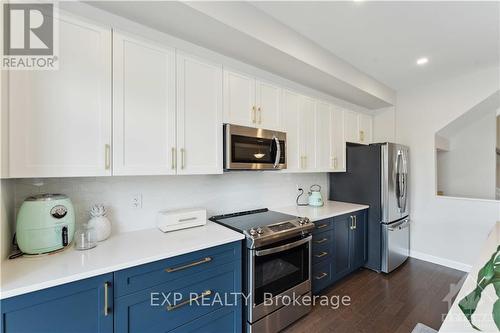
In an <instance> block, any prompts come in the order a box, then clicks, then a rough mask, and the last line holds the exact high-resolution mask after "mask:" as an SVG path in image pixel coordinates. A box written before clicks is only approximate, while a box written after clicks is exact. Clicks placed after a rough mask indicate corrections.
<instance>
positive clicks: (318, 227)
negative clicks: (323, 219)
mask: <svg viewBox="0 0 500 333" xmlns="http://www.w3.org/2000/svg"><path fill="white" fill-rule="evenodd" d="M326 227H328V224H321V225H318V226H316V229H323V228H326Z"/></svg>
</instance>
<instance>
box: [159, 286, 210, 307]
mask: <svg viewBox="0 0 500 333" xmlns="http://www.w3.org/2000/svg"><path fill="white" fill-rule="evenodd" d="M210 295H212V291H211V290H205V291H204V292H202V293H201V294H198V295H196V296H195V297H193V298H188V299H187V300H185V301H182V302H180V303H178V304H175V305H169V306H167V311H172V310H175V309H178V308H180V307H183V306H184V305H188V304H191V303H192V302H195V301H197V300H198V299H200V298H203V297H205V296H210Z"/></svg>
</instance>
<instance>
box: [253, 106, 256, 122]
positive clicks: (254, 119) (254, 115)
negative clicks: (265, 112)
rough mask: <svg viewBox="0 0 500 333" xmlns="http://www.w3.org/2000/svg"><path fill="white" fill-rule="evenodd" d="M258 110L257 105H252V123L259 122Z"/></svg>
mask: <svg viewBox="0 0 500 333" xmlns="http://www.w3.org/2000/svg"><path fill="white" fill-rule="evenodd" d="M256 113H257V111H256V108H255V105H254V106H252V123H254V124H255V123H256V122H257V120H256V119H257V115H256Z"/></svg>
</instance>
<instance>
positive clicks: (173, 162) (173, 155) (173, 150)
mask: <svg viewBox="0 0 500 333" xmlns="http://www.w3.org/2000/svg"><path fill="white" fill-rule="evenodd" d="M171 154H172V170H175V167H176V164H177V163H176V159H177V158H176V156H175V147H172V152H171Z"/></svg>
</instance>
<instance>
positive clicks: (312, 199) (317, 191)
mask: <svg viewBox="0 0 500 333" xmlns="http://www.w3.org/2000/svg"><path fill="white" fill-rule="evenodd" d="M308 194H309V206H313V207H322V206H323V205H324V202H323V197H322V196H321V186H319V185H318V184H314V185H311V187H310V188H309V193H308Z"/></svg>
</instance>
